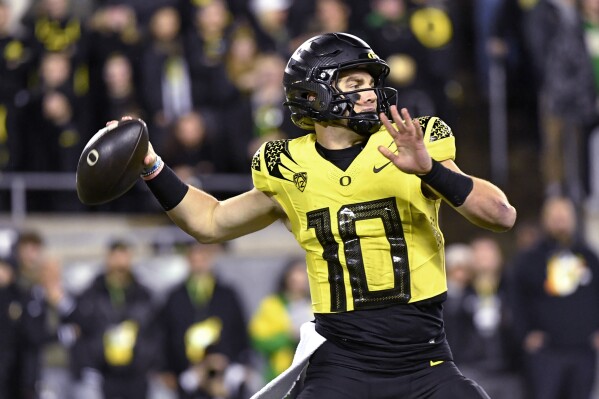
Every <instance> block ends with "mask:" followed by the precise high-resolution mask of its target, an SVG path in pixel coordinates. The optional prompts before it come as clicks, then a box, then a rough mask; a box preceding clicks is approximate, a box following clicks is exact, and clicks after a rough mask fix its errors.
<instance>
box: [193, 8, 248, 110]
mask: <svg viewBox="0 0 599 399" xmlns="http://www.w3.org/2000/svg"><path fill="white" fill-rule="evenodd" d="M193 26H194V29H193V30H191V31H189V32H187V34H186V36H185V52H186V53H185V54H186V57H187V60H188V62H189V67H190V72H191V79H192V82H191V84H192V95H193V104H194V106H196V107H212V108H213V109H214V110H218V109H219V108H222V107H224V106H227V105H229V104H231V103H234V102H235V100H236V99H237V96H238V92H237V90H236V89H235V87H234V86H233V84H232V83H231V82H230V81H229V79H228V77H227V71H226V68H225V65H224V62H225V57H226V55H227V49H228V47H229V45H230V40H231V34H232V32H234V30H235V26H234V24H233V20H232V19H231V14H230V10H229V8H228V6H227V3H226V2H225V1H224V0H210V1H207V2H206V3H205V4H204V5H202V6H200V7H197V8H196V9H195V14H194V25H193Z"/></svg>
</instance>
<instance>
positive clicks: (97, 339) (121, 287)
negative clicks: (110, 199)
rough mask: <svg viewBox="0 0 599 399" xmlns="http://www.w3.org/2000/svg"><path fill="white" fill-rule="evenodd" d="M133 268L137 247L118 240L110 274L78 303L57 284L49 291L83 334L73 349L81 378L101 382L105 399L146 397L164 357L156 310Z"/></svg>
mask: <svg viewBox="0 0 599 399" xmlns="http://www.w3.org/2000/svg"><path fill="white" fill-rule="evenodd" d="M132 267H133V251H132V247H131V245H130V244H129V243H128V242H126V241H122V240H117V241H113V242H112V243H111V244H110V245H109V247H108V249H107V254H106V260H105V269H104V271H102V272H101V273H100V275H98V276H97V277H96V278H95V279H94V281H93V282H92V283H91V285H90V286H89V287H88V288H87V289H86V290H85V291H84V292H83V293H82V294H81V295H80V296H79V297H77V298H76V299H75V300H73V299H72V298H70V297H69V295H68V294H67V293H65V292H64V290H63V289H62V287H61V286H60V284H59V283H58V282H57V281H56V280H51V281H50V282H49V284H48V286H47V288H46V289H47V291H48V292H50V295H49V298H50V302H51V303H52V304H53V305H54V306H55V307H56V308H57V309H58V310H59V311H60V313H61V316H62V317H63V319H64V320H66V321H68V322H70V323H74V324H75V325H76V326H77V327H78V330H79V331H80V336H79V338H78V340H77V341H76V343H75V345H74V346H73V350H72V368H73V371H74V373H75V378H77V379H78V380H84V381H86V382H94V383H97V384H100V383H101V387H96V388H97V389H98V390H100V389H101V391H102V392H103V396H104V398H105V399H117V398H132V399H133V398H140V399H141V398H145V397H146V393H147V391H148V380H147V379H148V375H149V372H150V370H152V369H153V367H154V366H155V361H156V359H157V356H158V347H157V345H158V341H157V333H156V325H155V321H156V308H155V306H154V304H153V302H152V298H151V296H150V292H149V291H148V289H147V288H145V287H144V286H142V285H141V284H140V283H139V282H138V281H137V279H136V277H135V275H134V274H133V272H132ZM93 375H101V378H97V377H96V378H93V379H91V378H89V377H90V376H93Z"/></svg>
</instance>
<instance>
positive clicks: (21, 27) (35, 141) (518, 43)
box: [0, 0, 599, 399]
mask: <svg viewBox="0 0 599 399" xmlns="http://www.w3.org/2000/svg"><path fill="white" fill-rule="evenodd" d="M329 31H343V32H349V33H353V34H356V35H358V36H360V37H362V38H363V39H365V40H366V41H367V42H368V43H369V44H371V46H372V47H373V49H374V50H375V51H376V52H377V54H378V55H379V56H380V57H381V58H384V59H385V60H387V62H388V63H389V65H390V66H391V74H390V76H389V78H388V84H389V85H390V86H393V87H395V88H397V89H398V91H399V100H398V102H399V104H400V105H401V106H406V107H407V108H409V110H410V112H411V113H412V114H413V115H438V116H440V117H441V118H443V119H444V120H446V121H447V122H448V124H449V125H450V126H452V127H453V128H454V131H455V132H456V136H457V137H461V134H462V132H464V134H466V135H468V134H471V135H474V136H476V135H478V136H481V134H484V135H486V134H487V130H488V125H486V124H485V122H484V121H486V120H487V119H488V115H487V113H492V112H493V110H492V109H490V108H488V107H487V105H488V104H489V103H490V102H491V100H492V98H493V97H494V96H496V95H497V90H498V88H497V70H496V69H495V68H496V67H497V66H498V65H499V66H500V67H501V68H502V69H501V70H502V71H504V72H505V78H506V80H505V87H503V89H505V90H506V96H505V98H504V101H505V106H506V108H507V120H506V123H507V127H508V134H509V137H510V140H511V141H512V142H513V143H515V145H525V146H530V147H532V148H533V151H534V152H535V153H537V152H538V153H539V162H538V167H536V168H535V166H534V165H531V164H530V161H529V160H528V159H527V161H526V163H525V165H523V166H524V167H525V168H527V169H533V170H534V173H533V175H534V176H535V177H536V176H537V175H538V176H540V178H539V179H538V180H541V182H542V191H543V193H542V196H543V197H544V198H546V202H545V203H544V206H543V208H542V212H541V213H540V214H539V215H538V216H539V222H538V223H537V222H530V223H529V222H527V221H526V219H524V221H519V222H518V225H517V226H516V231H515V234H514V238H515V243H514V245H513V246H512V247H511V248H510V250H509V251H507V252H506V251H505V247H504V246H502V244H503V242H499V241H497V238H496V237H493V236H491V237H490V236H477V237H475V238H473V239H472V240H470V241H468V242H455V243H452V244H450V245H449V246H448V248H447V251H446V254H447V262H446V263H447V264H446V267H447V275H448V284H449V291H448V300H447V302H446V304H445V317H446V329H447V336H448V339H449V341H450V344H451V346H452V348H453V353H454V356H455V359H456V362H457V364H458V366H459V367H460V368H461V369H462V370H463V371H464V373H465V374H467V375H470V376H472V377H473V378H474V379H476V380H477V381H479V382H480V383H481V385H483V386H484V387H485V388H486V389H487V391H488V392H489V394H490V395H491V397H493V398H495V399H502V398H510V399H519V398H521V399H528V398H530V399H566V398H567V399H578V398H581V399H586V398H589V397H590V393H589V392H590V391H591V389H592V388H593V384H594V383H595V380H596V377H595V376H596V374H597V373H596V367H595V360H596V359H595V354H596V350H597V349H599V333H598V331H599V314H598V312H597V309H599V308H598V307H597V305H596V304H597V303H599V286H598V284H599V278H598V276H599V261H598V260H597V257H596V255H595V254H594V253H593V251H592V250H591V249H590V248H589V246H588V245H587V244H585V243H584V240H583V237H582V235H581V234H580V233H581V231H582V228H581V225H580V223H579V222H580V221H581V220H582V215H581V214H580V213H578V214H577V213H576V210H577V209H578V206H579V205H580V204H581V202H582V201H583V200H584V199H585V198H587V197H592V196H594V197H596V198H598V199H599V181H598V182H596V186H595V187H593V181H592V179H590V177H591V176H590V175H591V174H592V171H591V172H590V173H589V168H588V166H587V165H588V163H589V161H593V159H599V145H597V147H598V148H597V149H596V150H595V151H596V152H595V153H593V152H592V150H591V152H589V150H588V149H589V146H588V143H589V142H591V141H593V140H594V141H595V142H598V143H599V141H598V140H599V133H597V132H595V127H596V125H597V92H598V91H597V90H598V89H599V0H580V1H576V0H470V1H468V0H370V1H366V0H251V1H250V0H248V1H246V0H154V1H144V0H71V1H69V0H0V50H1V51H0V54H1V57H0V171H2V172H74V171H75V169H76V166H77V162H78V158H79V154H80V152H81V150H82V148H83V146H84V145H85V143H86V142H87V140H88V139H89V138H90V137H91V136H92V135H93V134H94V133H95V131H97V130H98V129H99V128H101V127H103V126H104V125H105V123H106V121H109V120H113V119H119V118H120V117H121V116H123V115H132V116H136V117H140V118H143V119H144V120H145V121H146V122H147V124H148V126H149V129H150V135H151V141H152V143H153V145H154V146H155V147H156V150H157V152H158V153H160V154H161V156H162V158H163V159H164V160H165V161H166V163H168V164H169V165H170V166H171V167H173V169H174V170H175V171H176V173H178V174H179V175H180V176H181V177H182V178H183V179H185V180H186V181H188V182H191V183H194V182H195V181H196V180H194V179H195V178H196V177H197V176H198V175H202V174H212V173H226V174H246V173H248V171H249V165H250V159H251V156H252V155H253V153H254V152H255V150H256V148H258V146H259V145H260V144H261V143H262V142H263V141H264V140H270V139H278V138H292V137H297V136H299V135H302V134H304V133H305V132H303V131H301V130H299V129H298V128H297V127H296V126H294V125H293V124H292V123H291V120H290V117H289V113H288V110H287V108H286V107H284V106H283V102H284V93H283V90H282V86H281V81H282V75H283V70H284V67H285V63H286V61H287V59H288V58H289V56H290V55H291V53H292V51H293V50H294V49H295V48H296V47H297V46H298V45H299V44H300V43H301V42H303V41H304V40H305V39H307V38H308V37H310V36H312V35H315V34H318V33H321V32H329ZM500 91H501V90H500ZM468 98H470V100H468ZM472 98H474V100H472ZM468 101H471V102H472V101H473V102H475V103H477V107H476V113H477V114H481V115H475V116H478V118H476V117H474V118H473V117H472V114H468V115H465V114H464V113H463V109H464V104H466V103H467V102H468ZM481 120H482V121H483V122H481ZM481 132H483V133H481ZM459 148H460V145H458V151H459ZM512 149H513V148H512ZM476 151H477V152H478V153H480V152H483V151H482V150H481V148H480V146H478V147H476ZM459 154H460V157H468V156H469V155H471V154H468V153H467V152H459ZM483 160H484V161H486V159H483ZM517 172H518V173H519V171H517ZM598 176H599V175H598ZM598 180H599V179H598ZM529 184H530V185H534V182H533V181H531V182H529ZM528 188H529V187H522V188H519V189H520V190H525V189H528ZM593 188H594V189H595V190H596V191H595V192H594V191H593ZM144 190H145V187H144V186H143V185H137V186H135V187H134V188H133V190H131V192H130V193H128V194H127V195H126V196H124V197H123V198H121V199H119V200H117V201H114V202H113V203H110V204H106V205H102V206H101V207H98V208H93V209H90V208H86V207H84V206H83V205H82V204H81V203H80V202H79V201H78V199H77V197H76V194H75V193H74V192H52V193H50V194H47V193H44V194H43V195H41V194H39V193H38V194H39V195H35V193H34V194H33V195H31V196H29V198H28V206H29V208H30V209H32V210H38V211H60V212H63V211H85V210H96V209H98V210H101V211H117V212H159V209H160V208H159V207H158V206H157V204H155V203H153V202H152V199H151V196H150V195H149V194H148V193H147V192H145V191H144ZM1 200H2V197H1V196H0V204H1V203H2V201H1ZM533 206H534V205H533ZM533 219H535V218H533ZM577 223H578V225H577ZM452 241H456V240H455V239H454V240H452ZM457 241H460V240H459V239H458V240H457ZM175 250H177V251H179V252H178V253H180V255H181V256H182V257H183V258H184V259H185V262H186V266H187V269H186V270H187V275H186V277H185V279H183V280H182V281H181V282H180V284H178V285H176V286H174V287H170V289H169V292H168V294H167V295H165V296H163V295H157V294H156V293H155V292H153V291H152V290H151V289H149V288H147V287H145V285H144V284H143V282H142V281H140V280H138V279H137V277H136V274H135V273H134V272H133V268H132V267H133V266H134V261H133V259H134V258H133V256H132V255H133V253H134V248H133V247H132V244H131V242H128V241H127V240H126V239H125V240H123V239H117V240H115V241H113V242H111V243H110V245H108V246H107V248H106V255H105V258H104V259H103V260H102V267H101V268H100V269H99V270H98V274H97V276H96V277H94V279H93V280H91V281H90V282H89V284H88V285H87V286H86V288H85V289H84V290H82V291H81V292H70V291H69V289H68V287H65V286H64V280H65V276H64V273H63V272H62V269H61V260H60V259H59V258H54V257H51V256H48V255H47V248H45V240H44V237H42V236H41V235H40V234H39V233H38V232H35V231H22V232H19V235H18V240H17V241H16V243H15V246H14V249H13V251H12V254H11V256H10V257H8V258H6V259H4V260H3V261H1V262H0V399H4V398H10V399H34V398H40V399H45V398H61V399H62V398H67V399H68V398H86V399H96V398H106V399H113V398H114V399H116V398H131V399H137V398H139V399H145V398H151V399H163V398H165V399H170V398H201V399H207V398H231V399H241V398H247V397H249V396H251V394H252V393H253V392H255V391H256V390H257V389H259V387H260V386H262V384H263V383H265V382H267V381H269V380H270V379H272V378H273V377H274V376H276V375H277V374H278V373H279V372H280V371H281V370H283V369H284V368H285V367H286V366H287V365H288V364H289V362H290V361H291V357H292V355H293V349H294V348H295V345H296V344H297V342H298V331H299V330H298V329H299V325H300V324H301V323H302V322H303V321H306V320H309V319H310V318H311V317H312V315H311V311H310V304H309V295H308V292H307V280H306V276H305V264H304V263H303V261H302V260H298V259H295V258H290V259H289V261H288V263H287V264H286V265H283V266H282V267H281V270H282V271H283V273H282V274H281V276H280V281H278V283H277V284H276V286H275V287H273V289H272V295H270V296H268V297H265V298H264V299H263V301H262V302H261V303H260V305H259V306H258V307H257V308H256V309H252V312H251V314H250V315H248V314H246V312H244V311H243V298H242V297H241V296H240V294H239V292H237V290H236V289H235V287H234V286H231V285H229V284H227V283H226V282H224V281H222V280H221V279H220V277H219V275H218V271H217V270H213V268H212V266H213V265H214V262H215V260H216V259H219V257H221V256H222V255H223V254H225V253H226V252H227V247H226V246H219V245H196V244H186V245H182V246H181V248H175Z"/></svg>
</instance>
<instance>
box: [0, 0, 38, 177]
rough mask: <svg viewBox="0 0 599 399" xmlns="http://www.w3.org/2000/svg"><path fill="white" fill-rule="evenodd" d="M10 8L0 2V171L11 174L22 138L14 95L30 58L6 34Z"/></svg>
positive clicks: (17, 40) (17, 162) (23, 80)
mask: <svg viewBox="0 0 599 399" xmlns="http://www.w3.org/2000/svg"><path fill="white" fill-rule="evenodd" d="M10 21H11V7H10V6H9V5H8V4H6V3H4V2H0V54H2V57H1V58H0V75H1V76H2V79H0V170H14V169H15V168H17V167H18V165H20V164H22V161H21V160H20V159H19V158H20V157H22V156H23V151H22V150H21V148H20V147H21V146H22V145H23V143H22V138H21V135H20V134H19V130H18V126H17V121H18V116H17V107H16V105H15V101H16V95H17V93H18V92H19V91H21V90H23V89H24V88H25V86H26V81H27V69H28V68H29V57H30V56H31V54H30V51H28V49H27V47H26V46H25V43H24V42H23V41H22V40H21V39H20V38H19V37H16V36H14V35H12V34H11V33H10V31H9V25H10Z"/></svg>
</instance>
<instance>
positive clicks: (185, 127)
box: [164, 111, 224, 185]
mask: <svg viewBox="0 0 599 399" xmlns="http://www.w3.org/2000/svg"><path fill="white" fill-rule="evenodd" d="M216 136H217V131H216V122H215V121H214V116H213V115H211V114H210V113H209V112H207V111H202V112H200V111H192V112H189V113H188V114H185V115H182V116H180V117H179V118H178V119H177V120H176V121H175V123H174V124H173V127H172V129H171V132H170V134H169V136H168V138H167V141H166V143H165V145H164V160H165V162H169V164H171V165H173V168H174V170H175V171H176V173H177V175H179V176H180V177H181V178H182V179H183V180H185V181H190V182H191V181H194V179H195V178H196V177H197V175H199V174H202V173H214V172H217V171H219V170H218V169H219V162H224V159H222V158H223V157H220V156H218V154H220V152H219V151H218V149H217V148H215V145H214V141H215V139H217V137H216ZM167 160H168V161H167ZM221 170H222V169H221ZM195 183H196V185H197V184H199V183H198V182H197V181H196V182H195Z"/></svg>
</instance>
